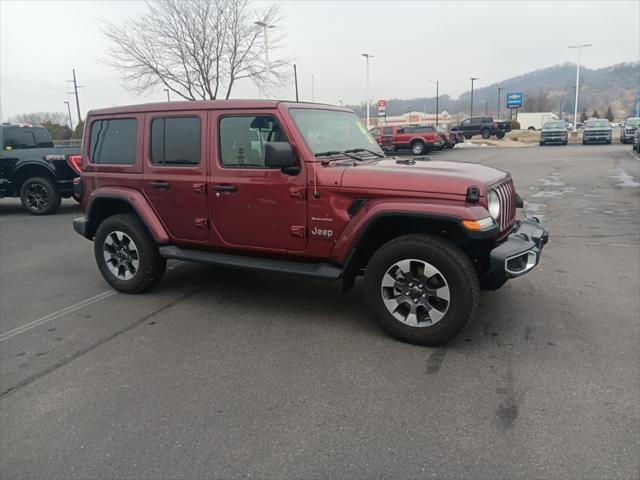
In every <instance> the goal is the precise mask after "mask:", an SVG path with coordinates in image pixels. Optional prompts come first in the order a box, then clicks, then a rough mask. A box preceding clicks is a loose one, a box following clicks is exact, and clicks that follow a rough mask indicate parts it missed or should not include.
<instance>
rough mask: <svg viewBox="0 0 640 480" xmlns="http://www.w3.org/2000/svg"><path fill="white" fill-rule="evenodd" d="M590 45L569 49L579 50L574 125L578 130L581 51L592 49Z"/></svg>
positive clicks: (570, 46)
mask: <svg viewBox="0 0 640 480" xmlns="http://www.w3.org/2000/svg"><path fill="white" fill-rule="evenodd" d="M590 46H591V44H590V43H583V44H582V45H569V48H575V49H576V50H578V68H577V69H576V103H575V107H574V109H573V125H574V128H577V127H576V125H578V95H579V92H580V51H581V50H582V49H583V48H586V47H590Z"/></svg>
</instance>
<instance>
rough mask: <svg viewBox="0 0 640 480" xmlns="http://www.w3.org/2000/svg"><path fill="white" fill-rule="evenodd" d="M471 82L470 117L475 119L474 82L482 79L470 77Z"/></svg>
mask: <svg viewBox="0 0 640 480" xmlns="http://www.w3.org/2000/svg"><path fill="white" fill-rule="evenodd" d="M469 80H471V114H470V115H469V116H470V117H473V82H475V81H476V80H480V79H479V78H478V77H469Z"/></svg>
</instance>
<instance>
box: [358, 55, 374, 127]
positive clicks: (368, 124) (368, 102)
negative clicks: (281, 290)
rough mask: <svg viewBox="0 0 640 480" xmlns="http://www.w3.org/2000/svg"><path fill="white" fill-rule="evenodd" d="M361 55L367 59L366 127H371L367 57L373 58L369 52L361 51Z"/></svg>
mask: <svg viewBox="0 0 640 480" xmlns="http://www.w3.org/2000/svg"><path fill="white" fill-rule="evenodd" d="M360 55H362V56H363V57H365V58H366V59H367V128H368V129H369V128H371V122H370V121H369V104H370V103H371V99H370V98H369V59H370V58H373V55H371V54H369V53H361V54H360Z"/></svg>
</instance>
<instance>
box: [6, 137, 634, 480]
mask: <svg viewBox="0 0 640 480" xmlns="http://www.w3.org/2000/svg"><path fill="white" fill-rule="evenodd" d="M433 158H438V159H443V160H445V159H446V160H453V161H470V162H477V163H483V164H486V165H490V166H495V167H497V168H501V169H505V170H510V171H511V172H512V173H513V176H514V179H515V182H516V185H517V187H518V189H519V191H520V193H521V195H522V196H523V197H525V198H526V200H527V202H528V204H527V209H528V211H529V213H530V214H535V215H538V216H540V217H542V218H544V221H545V222H546V223H547V225H548V226H549V227H550V230H551V242H550V244H549V245H548V246H547V248H546V249H545V251H544V254H543V259H542V263H541V265H540V266H539V268H538V269H537V270H535V271H534V272H532V273H531V274H529V275H527V276H525V277H523V278H521V279H518V280H514V281H512V282H509V283H508V284H507V285H506V286H505V287H503V288H502V289H501V290H499V291H497V292H486V293H484V294H483V296H482V302H481V308H480V312H479V314H478V317H477V318H476V320H475V321H474V322H473V323H471V324H470V325H468V327H467V328H466V329H465V330H464V331H463V332H462V334H461V335H459V336H458V337H457V338H456V339H455V340H454V341H452V342H451V343H449V344H448V345H447V346H445V347H442V348H437V349H430V348H424V347H417V346H412V345H406V344H403V343H400V342H397V341H395V340H393V339H391V338H389V337H387V336H386V335H385V334H384V333H383V332H381V331H380V330H379V329H378V328H377V326H376V325H375V324H374V323H373V321H372V320H371V319H370V318H369V317H368V315H367V313H366V310H365V309H364V308H362V307H363V306H362V294H361V291H360V286H359V284H358V285H356V288H355V289H354V290H352V291H351V292H349V293H347V294H345V295H341V294H340V293H338V289H337V287H336V286H335V285H333V284H330V283H323V282H316V281H307V280H304V281H301V280H299V279H290V278H288V277H284V276H277V275H266V274H257V273H246V272H240V271H234V270H226V269H221V268H211V267H203V266H199V265H192V264H186V263H173V262H172V263H170V270H169V271H168V272H167V275H166V276H165V278H164V280H163V281H162V282H161V283H160V284H159V286H158V287H157V288H156V289H155V290H154V291H152V292H150V293H147V294H144V295H138V296H131V295H123V294H120V293H113V292H112V291H111V290H110V289H109V288H108V286H107V285H106V283H105V282H104V281H103V280H102V278H101V277H100V275H99V273H98V270H97V268H96V266H95V264H94V260H93V251H92V244H91V243H90V242H88V241H86V240H84V239H82V238H80V237H79V236H78V235H76V234H74V233H73V232H72V230H71V224H70V221H71V219H72V218H73V217H74V216H77V215H78V213H79V212H78V207H77V206H76V205H75V204H74V202H72V201H66V202H64V204H63V209H62V211H61V212H60V213H59V214H58V215H55V216H50V217H37V218H36V217H32V216H30V215H27V214H26V213H24V212H23V211H22V210H21V209H20V208H19V206H18V202H17V201H15V200H12V199H2V200H0V477H1V478H3V479H5V478H6V479H14V478H15V479H17V478H43V479H44V478H47V479H50V478H60V479H71V478H82V479H84V478H149V479H152V478H153V479H160V478H167V479H169V478H171V479H177V478H198V479H199V478H237V477H257V478H313V477H323V478H332V477H346V478H372V477H393V478H425V477H428V478H431V477H434V478H472V479H476V478H504V479H515V478H558V479H573V478H576V479H578V478H579V479H602V478H622V479H631V478H638V471H639V467H640V461H639V459H640V427H639V424H640V411H639V410H640V407H639V405H640V385H639V377H640V376H639V373H640V367H639V365H640V353H639V351H640V350H639V342H640V320H639V317H640V304H639V302H640V300H639V292H640V186H639V185H638V182H640V160H639V159H638V158H637V157H636V156H634V154H632V153H631V148H630V146H621V145H611V146H596V145H594V146H588V147H583V146H581V145H576V146H572V145H570V146H568V147H542V148H541V147H537V146H535V147H531V148H519V149H509V148H491V147H486V148H482V147H481V148H475V149H464V150H457V149H456V150H453V151H445V152H436V153H434V154H433Z"/></svg>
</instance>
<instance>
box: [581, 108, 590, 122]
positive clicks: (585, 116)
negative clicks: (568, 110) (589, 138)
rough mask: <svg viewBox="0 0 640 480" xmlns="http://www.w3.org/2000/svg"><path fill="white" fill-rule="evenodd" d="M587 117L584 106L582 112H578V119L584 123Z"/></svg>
mask: <svg viewBox="0 0 640 480" xmlns="http://www.w3.org/2000/svg"><path fill="white" fill-rule="evenodd" d="M587 118H589V117H588V116H587V109H586V108H585V109H583V110H582V113H581V114H580V121H581V122H582V123H584V122H586V121H587Z"/></svg>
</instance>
